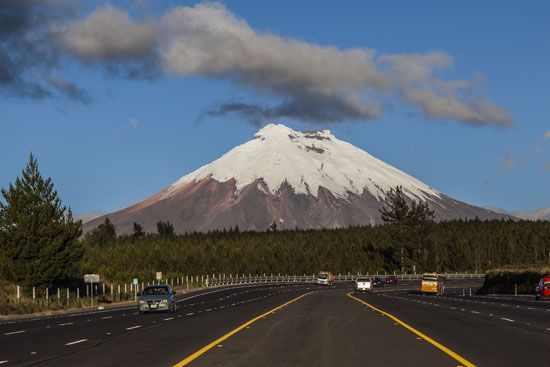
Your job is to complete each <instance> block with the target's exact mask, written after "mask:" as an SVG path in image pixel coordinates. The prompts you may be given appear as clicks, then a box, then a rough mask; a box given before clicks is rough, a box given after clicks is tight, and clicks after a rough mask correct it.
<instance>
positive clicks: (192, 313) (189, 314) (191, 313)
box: [185, 312, 195, 316]
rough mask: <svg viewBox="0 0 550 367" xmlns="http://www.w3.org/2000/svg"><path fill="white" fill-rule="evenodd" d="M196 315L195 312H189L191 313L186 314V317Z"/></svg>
mask: <svg viewBox="0 0 550 367" xmlns="http://www.w3.org/2000/svg"><path fill="white" fill-rule="evenodd" d="M194 314H195V313H194V312H189V313H186V314H185V316H191V315H194Z"/></svg>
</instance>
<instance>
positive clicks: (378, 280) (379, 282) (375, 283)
mask: <svg viewBox="0 0 550 367" xmlns="http://www.w3.org/2000/svg"><path fill="white" fill-rule="evenodd" d="M384 282H385V281H384V279H382V278H374V280H373V281H372V286H373V287H383V286H384Z"/></svg>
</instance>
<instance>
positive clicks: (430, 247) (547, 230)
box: [82, 220, 550, 281]
mask: <svg viewBox="0 0 550 367" xmlns="http://www.w3.org/2000/svg"><path fill="white" fill-rule="evenodd" d="M395 227H396V225H380V226H373V227H355V228H347V229H331V230H291V231H269V232H239V231H235V230H229V231H215V232H210V233H190V234H186V235H172V236H160V235H153V234H147V235H144V236H139V237H135V236H121V237H118V238H116V237H114V238H112V239H111V240H110V241H108V242H106V243H103V244H102V245H97V244H94V243H89V242H88V243H86V242H85V245H84V248H85V255H84V259H83V262H82V269H83V271H84V272H99V273H101V274H103V275H105V276H107V277H108V278H109V279H112V280H117V281H126V280H128V279H130V278H132V277H134V276H139V277H140V278H144V279H148V278H149V279H152V277H153V276H154V272H155V271H163V272H164V273H165V274H167V275H168V276H169V274H220V273H225V274H229V273H232V274H235V273H239V274H249V273H250V274H263V273H267V274H270V273H274V274H277V273H281V274H285V273H288V274H313V273H316V272H318V271H319V270H321V269H326V270H330V271H332V272H334V273H346V272H352V273H357V272H367V271H368V272H370V273H374V272H379V273H383V272H384V271H386V272H388V273H390V272H393V271H398V272H399V271H400V270H401V269H402V267H403V268H404V269H403V270H405V271H407V272H411V271H412V270H413V266H414V269H415V270H416V271H417V272H422V271H438V272H445V271H446V272H454V271H469V272H474V271H478V272H479V271H486V270H488V269H490V268H494V267H501V266H506V265H522V264H547V263H548V262H549V256H550V222H545V221H539V222H532V221H512V220H507V221H503V220H494V221H480V220H470V221H465V220H456V221H449V222H441V223H433V224H432V225H431V228H430V231H429V233H428V235H427V237H426V238H424V239H423V240H422V248H419V247H418V245H414V246H408V245H407V244H402V243H399V242H396V238H395V235H394V233H395V230H396V228H395ZM402 249H403V251H402ZM402 253H403V258H402V257H401V254H402Z"/></svg>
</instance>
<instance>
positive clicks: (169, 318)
mask: <svg viewBox="0 0 550 367" xmlns="http://www.w3.org/2000/svg"><path fill="white" fill-rule="evenodd" d="M170 320H174V318H173V317H168V318H166V319H163V321H170Z"/></svg>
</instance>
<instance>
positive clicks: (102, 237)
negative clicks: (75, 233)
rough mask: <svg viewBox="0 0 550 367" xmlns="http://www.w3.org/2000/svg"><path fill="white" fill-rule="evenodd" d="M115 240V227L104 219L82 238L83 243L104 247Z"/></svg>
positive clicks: (107, 219)
mask: <svg viewBox="0 0 550 367" xmlns="http://www.w3.org/2000/svg"><path fill="white" fill-rule="evenodd" d="M115 239H116V226H115V225H114V224H113V222H111V220H110V219H109V218H108V217H106V218H105V221H104V222H103V223H101V224H100V225H99V226H97V227H96V228H94V229H92V230H91V231H90V232H88V233H86V235H85V236H84V241H85V242H86V243H87V244H89V245H92V246H105V245H107V244H108V243H109V242H111V241H113V240H115Z"/></svg>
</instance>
